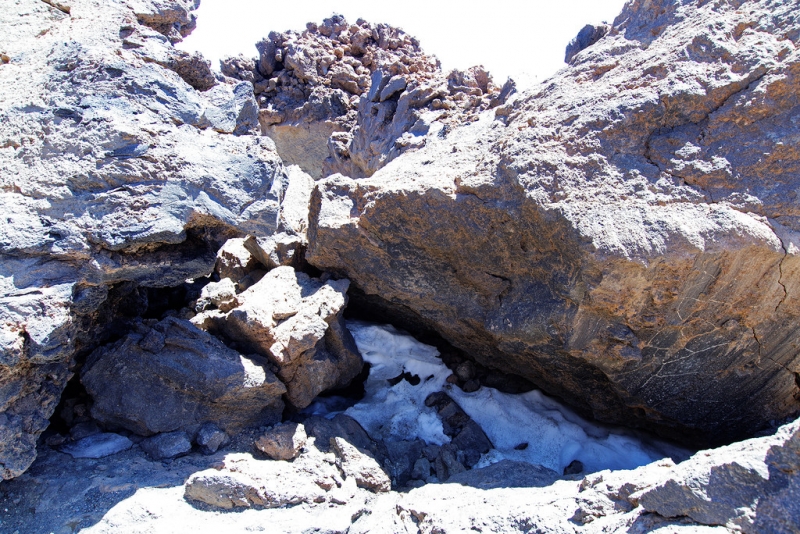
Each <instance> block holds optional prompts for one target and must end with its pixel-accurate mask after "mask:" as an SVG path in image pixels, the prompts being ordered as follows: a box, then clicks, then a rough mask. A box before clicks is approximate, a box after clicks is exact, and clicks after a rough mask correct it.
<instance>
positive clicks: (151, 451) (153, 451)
mask: <svg viewBox="0 0 800 534" xmlns="http://www.w3.org/2000/svg"><path fill="white" fill-rule="evenodd" d="M139 446H140V447H141V448H142V450H143V451H144V452H145V453H147V455H148V456H149V457H150V458H152V459H153V460H169V459H172V458H177V457H178V456H183V455H184V454H187V453H189V452H191V450H192V442H191V441H190V440H189V436H188V435H187V434H186V432H181V431H176V432H166V433H164V434H157V435H155V436H153V437H150V438H147V439H145V440H143V441H142V442H141V443H140V444H139Z"/></svg>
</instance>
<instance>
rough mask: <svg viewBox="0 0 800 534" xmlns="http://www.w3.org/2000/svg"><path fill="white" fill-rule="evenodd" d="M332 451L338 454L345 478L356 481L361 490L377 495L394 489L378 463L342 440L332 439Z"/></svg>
mask: <svg viewBox="0 0 800 534" xmlns="http://www.w3.org/2000/svg"><path fill="white" fill-rule="evenodd" d="M331 449H333V452H334V453H335V454H336V457H337V458H338V461H339V463H340V466H341V469H342V473H344V475H345V477H352V478H354V479H355V481H356V484H357V485H358V487H359V488H365V489H368V490H371V491H374V492H376V493H378V492H384V491H389V490H391V489H392V481H391V480H390V479H389V475H387V474H386V472H384V470H383V469H381V466H380V465H379V464H378V462H377V461H376V460H375V459H374V458H372V457H371V456H369V455H368V454H366V453H365V452H363V451H360V450H359V449H358V448H356V447H354V446H353V445H351V444H349V443H348V442H347V441H346V440H344V439H342V438H331Z"/></svg>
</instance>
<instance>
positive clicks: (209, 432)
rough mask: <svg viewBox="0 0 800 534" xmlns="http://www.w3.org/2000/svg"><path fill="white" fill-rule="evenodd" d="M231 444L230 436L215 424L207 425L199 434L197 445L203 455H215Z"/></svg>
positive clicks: (196, 439)
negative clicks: (220, 449) (221, 448)
mask: <svg viewBox="0 0 800 534" xmlns="http://www.w3.org/2000/svg"><path fill="white" fill-rule="evenodd" d="M228 442H230V438H229V437H228V434H226V433H225V432H223V431H222V430H220V428H219V427H218V426H217V425H215V424H214V423H205V424H204V425H203V426H202V427H200V430H199V431H198V432H197V438H195V443H197V445H198V446H199V447H200V452H202V453H203V454H214V453H215V452H217V451H218V450H219V448H220V447H223V446H225V445H227V444H228Z"/></svg>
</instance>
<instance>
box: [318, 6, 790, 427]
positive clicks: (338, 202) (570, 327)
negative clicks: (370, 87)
mask: <svg viewBox="0 0 800 534" xmlns="http://www.w3.org/2000/svg"><path fill="white" fill-rule="evenodd" d="M739 6H740V3H734V4H729V3H716V2H702V3H690V2H678V3H675V2H669V1H666V0H664V1H661V0H655V1H653V0H635V1H632V2H629V3H628V4H627V5H626V6H625V8H624V10H623V12H622V14H621V15H620V16H619V17H618V18H617V19H616V20H615V22H614V24H613V25H612V27H611V29H610V30H609V31H608V34H607V35H605V36H604V37H603V38H601V39H600V40H599V41H597V42H596V43H595V44H594V45H592V46H591V47H589V48H587V49H585V50H584V51H582V52H581V53H579V54H578V55H577V56H575V58H574V59H573V64H572V65H570V66H569V67H567V68H565V69H563V70H561V71H560V72H559V73H557V74H556V75H555V76H554V77H553V78H551V79H550V80H549V81H548V82H547V83H546V84H544V85H541V86H539V87H537V88H535V89H533V90H532V91H531V92H530V93H527V94H525V95H518V96H516V97H513V96H512V97H511V100H510V101H509V102H507V103H506V104H504V105H502V106H500V107H498V108H497V109H496V110H495V112H494V114H492V113H489V114H484V115H483V116H482V118H481V120H479V121H477V122H475V123H472V124H470V125H467V126H462V127H458V128H453V129H452V130H451V131H450V133H449V134H447V135H446V136H445V137H444V138H440V137H438V136H433V137H431V136H429V137H428V139H427V143H426V145H425V146H424V147H422V148H419V149H418V150H416V151H414V152H409V153H406V154H404V155H403V157H402V158H398V159H395V160H394V161H392V162H391V163H389V164H388V165H386V166H385V167H383V168H381V169H380V170H378V171H377V172H376V173H375V174H374V175H372V177H371V178H368V179H360V180H354V179H351V178H348V177H345V176H340V175H334V176H331V177H329V178H327V179H325V180H322V181H320V182H318V185H317V188H316V189H315V191H314V193H313V195H312V201H311V216H310V227H309V232H308V239H309V248H308V251H307V254H306V259H307V260H308V261H309V262H310V263H311V264H312V265H314V266H316V267H317V268H319V269H322V270H326V271H329V272H332V273H336V274H337V275H338V276H343V277H347V278H348V279H350V280H351V282H352V284H353V285H354V286H355V287H356V288H358V290H360V291H362V292H363V293H364V294H365V295H366V296H367V297H368V298H369V299H371V301H372V302H373V303H375V305H379V306H382V308H383V312H385V313H388V314H392V313H396V314H402V315H403V316H404V317H407V318H410V319H411V323H412V324H414V323H415V324H416V326H417V328H418V329H419V330H420V331H425V330H435V331H436V332H437V333H439V334H440V335H441V336H442V337H444V338H445V339H446V340H447V341H448V342H450V343H451V344H452V345H454V346H455V347H457V348H459V349H462V350H463V351H465V352H466V353H467V354H470V355H471V356H473V357H474V358H475V360H476V361H477V362H478V363H480V364H482V365H484V366H486V367H489V368H494V369H498V370H500V371H504V372H508V373H514V374H518V375H521V376H523V377H524V378H526V379H529V380H530V381H532V382H533V383H534V384H536V385H537V386H539V387H541V388H542V389H543V390H544V391H546V392H548V393H550V394H553V395H555V396H558V397H560V398H562V399H564V400H565V401H567V402H568V403H570V404H572V405H573V406H574V407H575V408H577V409H578V410H579V411H581V412H583V413H586V414H590V415H593V416H594V417H596V418H598V419H600V420H603V421H609V422H616V423H623V424H627V425H633V426H640V427H645V428H650V429H654V430H657V431H659V432H661V433H662V434H664V435H668V436H672V437H674V438H678V439H685V440H689V441H692V440H700V441H706V442H723V441H729V440H731V439H735V438H741V437H742V436H746V435H748V434H751V433H752V432H754V431H756V430H758V429H759V428H763V427H764V426H766V425H767V424H768V422H769V421H770V420H779V419H781V418H783V417H785V416H789V415H792V414H795V413H797V412H798V410H799V409H800V402H799V401H798V399H800V392H799V391H798V385H797V380H796V376H797V373H798V372H799V371H800V352H799V351H798V349H797V344H796V342H795V341H794V340H795V339H796V338H797V334H798V329H799V328H800V320H798V317H800V301H799V300H798V299H797V298H796V295H797V294H798V289H800V288H798V283H800V270H798V269H800V256H798V255H797V251H798V250H800V248H798V243H797V236H798V235H800V234H798V231H800V213H798V212H797V206H798V204H797V202H796V201H795V200H794V191H795V190H796V189H798V187H800V174H798V173H797V172H796V161H798V158H800V156H798V152H797V151H796V150H794V149H793V148H792V147H794V146H795V145H796V143H793V141H791V139H793V136H795V135H797V131H798V130H797V128H798V126H797V123H796V121H794V122H793V119H792V118H791V117H794V116H795V115H796V113H797V110H798V109H800V107H799V106H798V100H797V98H798V97H797V95H798V94H800V93H798V90H797V88H798V87H800V86H798V85H797V83H798V81H799V80H800V77H798V75H797V73H798V65H800V55H798V53H797V51H796V50H795V46H794V44H792V43H796V42H798V39H800V23H798V21H797V19H796V17H794V16H793V14H792V13H793V10H794V7H793V6H789V5H784V4H779V3H772V2H748V3H747V6H748V7H747V9H739ZM765 154H768V155H765ZM381 303H382V304H381ZM695 443H697V441H695Z"/></svg>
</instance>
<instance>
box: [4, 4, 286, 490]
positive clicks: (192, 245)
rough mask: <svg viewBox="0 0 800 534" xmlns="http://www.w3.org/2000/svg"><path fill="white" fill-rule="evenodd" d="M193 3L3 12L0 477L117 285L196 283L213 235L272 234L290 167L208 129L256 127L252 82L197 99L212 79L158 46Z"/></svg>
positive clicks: (29, 456) (20, 454)
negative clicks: (190, 280) (193, 280)
mask: <svg viewBox="0 0 800 534" xmlns="http://www.w3.org/2000/svg"><path fill="white" fill-rule="evenodd" d="M62 4H63V5H62ZM64 5H67V7H64ZM194 5H195V4H194V2H186V1H182V0H175V1H171V0H170V1H150V0H141V1H138V0H137V1H136V2H130V3H124V2H114V3H108V2H100V1H96V0H70V1H69V2H60V3H59V2H49V3H45V2H42V1H39V0H19V1H15V2H13V6H8V8H7V9H2V10H0V28H1V29H0V49H2V52H3V57H4V58H7V61H6V60H5V59H4V60H3V61H2V63H1V64H0V202H1V203H2V205H3V206H4V209H5V212H4V217H3V218H2V220H0V325H2V327H0V476H2V478H3V479H7V478H10V477H13V476H17V475H19V474H20V473H21V472H22V471H24V470H25V469H26V468H27V466H28V465H30V463H31V461H33V459H34V457H35V441H36V438H37V436H38V435H39V434H40V433H41V432H42V430H43V429H44V428H45V427H46V426H47V424H48V418H49V417H50V416H51V415H52V413H53V410H54V409H55V407H56V404H57V403H58V399H59V397H60V395H61V392H62V390H63V388H64V386H65V384H66V382H67V380H68V379H69V377H70V376H71V373H72V370H71V367H70V365H71V364H70V362H71V360H72V359H73V358H74V357H75V355H76V354H77V353H86V352H88V351H89V350H91V349H93V348H94V347H95V346H96V345H97V343H98V340H101V339H103V336H102V335H100V333H99V332H98V328H97V325H98V324H101V323H103V321H104V320H107V319H108V318H109V316H113V315H114V308H113V307H112V306H111V302H110V301H111V300H112V298H111V295H113V294H114V293H115V291H117V290H118V289H119V288H121V287H127V290H128V292H129V294H137V290H136V288H137V287H139V288H141V287H166V286H175V285H178V284H182V283H183V282H184V281H185V280H186V279H191V278H197V277H200V276H205V275H208V274H209V273H210V272H211V271H212V270H213V264H214V261H215V258H214V256H215V252H216V248H217V247H219V245H220V244H221V243H222V242H224V241H225V239H227V238H228V237H231V236H232V235H236V234H239V235H241V234H244V233H247V232H254V233H258V234H260V235H267V234H269V233H271V232H272V231H273V230H274V229H275V228H276V226H277V221H278V215H279V214H278V212H279V203H280V200H281V198H282V194H283V193H282V192H283V190H284V189H285V182H286V174H285V172H284V171H283V166H282V164H281V162H280V159H279V158H278V156H277V154H276V152H275V151H274V144H273V143H272V142H271V141H270V140H269V139H266V138H264V137H260V136H254V135H238V136H237V135H230V134H228V133H220V132H234V131H235V132H237V133H244V132H247V131H252V129H253V127H254V126H256V125H257V123H256V119H257V117H256V115H255V113H256V103H255V101H254V99H253V96H252V89H251V87H250V85H249V84H247V83H245V82H242V83H240V84H239V85H231V86H228V85H227V84H222V85H221V86H219V87H215V88H214V89H211V90H210V91H209V94H208V95H206V93H201V92H198V91H197V90H196V89H195V88H194V87H200V88H204V89H208V88H209V86H210V85H211V80H210V79H209V78H208V72H207V70H208V65H207V63H205V62H203V61H202V60H198V61H194V60H192V59H191V58H187V57H186V54H185V53H182V52H179V51H177V50H175V49H174V48H173V47H172V43H173V42H176V41H177V40H178V39H180V37H181V36H184V35H187V34H188V32H189V31H191V28H192V27H193V25H194V15H193V14H192V10H193V9H194ZM59 6H60V7H59ZM195 59H198V58H195ZM204 69H205V71H204ZM198 80H205V81H198ZM248 110H249V111H248ZM126 284H128V285H127V286H126ZM103 306H106V308H103V310H104V311H103V312H102V313H101V312H99V311H98V310H99V309H101V308H102V307H103ZM144 307H145V308H146V304H145V306H144ZM127 311H128V310H126V312H127Z"/></svg>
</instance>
